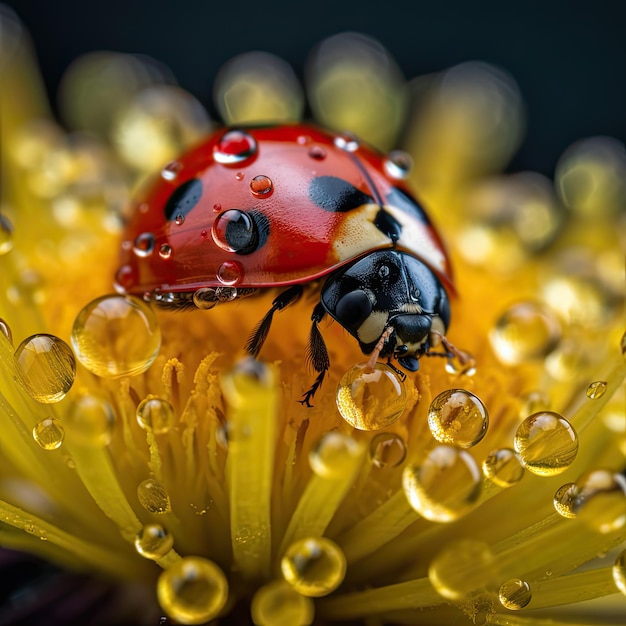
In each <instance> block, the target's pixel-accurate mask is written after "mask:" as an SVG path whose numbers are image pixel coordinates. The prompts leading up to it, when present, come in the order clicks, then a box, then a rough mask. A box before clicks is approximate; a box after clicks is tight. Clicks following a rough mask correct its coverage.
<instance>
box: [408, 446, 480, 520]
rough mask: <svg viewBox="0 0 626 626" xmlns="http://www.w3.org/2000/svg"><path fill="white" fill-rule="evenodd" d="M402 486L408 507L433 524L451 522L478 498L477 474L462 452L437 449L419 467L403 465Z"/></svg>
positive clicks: (476, 468) (465, 453)
mask: <svg viewBox="0 0 626 626" xmlns="http://www.w3.org/2000/svg"><path fill="white" fill-rule="evenodd" d="M402 486H403V488H404V493H405V495H406V497H407V499H408V501H409V504H410V505H411V506H412V507H413V509H415V510H416V511H417V512H418V513H419V514H420V515H421V516H422V517H425V518H426V519H428V520H431V521H433V522H453V521H455V520H457V519H459V518H460V517H462V516H463V515H464V514H465V513H467V512H468V511H469V510H470V509H471V507H472V505H473V504H474V503H475V502H476V500H477V499H478V496H479V495H480V490H481V475H480V471H479V469H478V467H477V465H476V461H474V459H473V458H472V456H471V455H470V454H468V453H467V452H465V450H460V449H459V448H455V447H452V446H437V447H436V448H435V449H434V450H431V451H430V452H429V454H428V455H427V456H426V458H425V459H424V460H423V461H422V462H421V463H420V464H419V465H416V464H412V465H407V467H405V468H404V472H403V475H402Z"/></svg>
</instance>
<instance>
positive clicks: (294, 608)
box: [250, 580, 315, 626]
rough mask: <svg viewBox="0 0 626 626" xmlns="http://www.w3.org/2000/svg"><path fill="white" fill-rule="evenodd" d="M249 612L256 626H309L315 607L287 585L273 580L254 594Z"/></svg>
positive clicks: (308, 599)
mask: <svg viewBox="0 0 626 626" xmlns="http://www.w3.org/2000/svg"><path fill="white" fill-rule="evenodd" d="M250 612H251V614H252V621H253V622H254V623H255V624H256V626H294V625H295V624H297V625H298V626H309V624H311V623H312V622H313V617H314V615H315V607H314V605H313V601H312V600H311V599H310V598H307V597H306V596H303V595H302V594H300V593H298V592H297V591H296V590H295V589H294V588H293V587H292V586H291V585H289V584H288V583H286V582H284V581H282V580H274V581H272V582H271V583H268V584H267V585H264V586H263V587H261V588H260V589H259V590H258V591H257V592H256V593H255V594H254V597H253V598H252V605H251V607H250Z"/></svg>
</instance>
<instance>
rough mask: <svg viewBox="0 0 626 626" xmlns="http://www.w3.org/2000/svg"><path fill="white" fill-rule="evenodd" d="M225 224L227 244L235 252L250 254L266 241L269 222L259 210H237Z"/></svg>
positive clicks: (233, 210) (233, 211)
mask: <svg viewBox="0 0 626 626" xmlns="http://www.w3.org/2000/svg"><path fill="white" fill-rule="evenodd" d="M230 212H232V213H236V214H237V215H234V216H233V217H232V218H231V219H230V220H229V222H228V224H227V225H226V231H225V237H226V241H227V243H228V245H229V246H230V248H232V250H234V252H235V253H236V254H251V253H252V252H255V251H256V250H258V249H259V248H260V247H261V246H263V245H264V244H265V242H266V241H267V237H268V235H269V232H270V222H269V220H268V218H267V216H266V215H265V214H263V213H261V212H260V211H247V212H244V211H238V210H237V209H232V210H231V211H230Z"/></svg>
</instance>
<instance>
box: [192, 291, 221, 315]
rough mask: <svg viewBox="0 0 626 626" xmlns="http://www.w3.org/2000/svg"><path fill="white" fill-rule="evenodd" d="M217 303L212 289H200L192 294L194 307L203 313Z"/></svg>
mask: <svg viewBox="0 0 626 626" xmlns="http://www.w3.org/2000/svg"><path fill="white" fill-rule="evenodd" d="M218 302H219V300H218V299H217V296H216V295H215V289H213V287H202V288H200V289H198V290H196V291H195V292H194V294H193V303H194V304H195V305H196V307H198V308H199V309H203V310H205V311H208V310H209V309H212V308H213V307H214V306H215V305H216V304H217V303H218Z"/></svg>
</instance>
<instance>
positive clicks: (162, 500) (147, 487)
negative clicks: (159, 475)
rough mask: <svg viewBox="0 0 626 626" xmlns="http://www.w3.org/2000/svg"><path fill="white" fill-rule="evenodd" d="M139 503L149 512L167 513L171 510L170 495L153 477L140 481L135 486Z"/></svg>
mask: <svg viewBox="0 0 626 626" xmlns="http://www.w3.org/2000/svg"><path fill="white" fill-rule="evenodd" d="M137 498H139V504H141V506H142V507H143V508H144V509H146V511H150V513H157V514H159V515H160V514H162V513H169V512H170V511H171V510H172V505H171V503H170V496H169V494H168V493H167V490H166V489H165V487H164V486H163V485H162V484H161V483H160V482H159V481H158V480H156V479H155V478H148V479H146V480H144V481H142V482H141V483H140V484H139V486H138V487H137Z"/></svg>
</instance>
